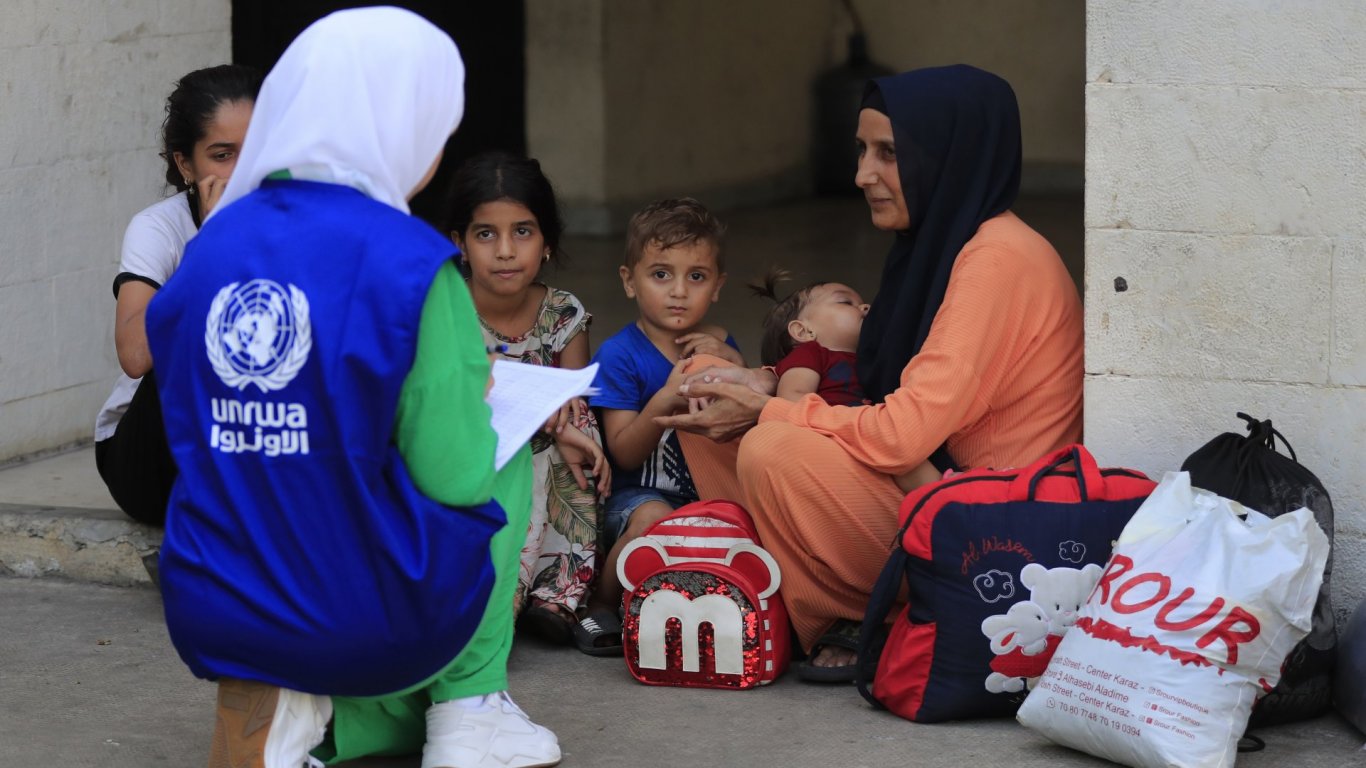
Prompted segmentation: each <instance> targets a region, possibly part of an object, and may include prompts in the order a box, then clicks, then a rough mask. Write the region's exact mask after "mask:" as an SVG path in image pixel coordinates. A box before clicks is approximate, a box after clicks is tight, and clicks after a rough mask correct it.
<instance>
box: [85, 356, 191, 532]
mask: <svg viewBox="0 0 1366 768" xmlns="http://www.w3.org/2000/svg"><path fill="white" fill-rule="evenodd" d="M95 467H96V469H98V470H99V472H100V477H101V478H102V479H103V480H104V484H105V485H106V486H108V487H109V495H111V496H113V497H114V502H115V503H116V504H118V505H119V509H122V510H123V511H124V513H125V514H127V515H128V516H129V517H131V518H133V519H134V520H137V521H138V522H140V523H147V524H148V525H156V526H162V525H165V524H166V504H167V501H168V500H169V499H170V497H171V484H172V483H174V482H175V478H176V467H175V462H174V461H172V460H171V448H170V446H169V445H167V443H166V427H165V424H164V423H163V422H162V420H161V400H160V398H159V397H158V396H157V387H156V380H155V378H154V377H153V374H152V372H151V371H148V372H147V375H146V376H143V377H142V381H141V382H139V383H138V388H137V392H135V393H134V394H133V400H132V402H130V403H129V404H128V410H127V411H126V412H125V413H124V414H123V418H121V419H119V425H118V427H117V428H116V429H115V430H114V436H113V437H110V438H108V439H106V440H101V441H99V442H98V443H95Z"/></svg>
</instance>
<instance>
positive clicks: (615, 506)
mask: <svg viewBox="0 0 1366 768" xmlns="http://www.w3.org/2000/svg"><path fill="white" fill-rule="evenodd" d="M649 501H662V502H664V503H665V504H668V505H669V506H670V507H672V508H674V509H678V508H679V507H681V506H683V505H684V504H691V503H692V502H694V501H697V499H690V498H688V497H687V496H681V495H679V494H677V493H669V492H668V491H660V490H656V489H654V488H621V489H618V490H615V491H613V492H612V495H611V496H608V497H607V505H606V506H605V507H604V508H603V512H604V513H605V514H604V518H605V520H604V522H603V529H604V530H605V531H606V533H607V536H608V546H611V545H612V543H613V542H615V541H616V540H617V539H619V538H621V534H622V533H623V532H625V530H626V525H627V523H629V522H630V521H631V514H632V513H634V512H635V511H636V510H637V509H639V508H640V505H641V504H644V503H646V502H649Z"/></svg>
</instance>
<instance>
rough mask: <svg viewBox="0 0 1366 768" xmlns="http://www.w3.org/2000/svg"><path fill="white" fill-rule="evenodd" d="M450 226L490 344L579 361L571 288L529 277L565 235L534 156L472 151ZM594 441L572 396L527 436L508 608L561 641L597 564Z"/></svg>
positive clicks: (541, 359)
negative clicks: (526, 490) (517, 555)
mask: <svg viewBox="0 0 1366 768" xmlns="http://www.w3.org/2000/svg"><path fill="white" fill-rule="evenodd" d="M450 223H451V237H452V239H454V240H455V243H456V244H457V245H458V246H459V247H460V251H461V256H460V259H461V267H462V269H463V270H464V271H465V273H466V274H467V275H468V280H469V286H470V293H471V295H472V296H473V297H474V306H475V309H476V310H477V311H478V313H479V322H480V325H481V326H482V328H483V331H484V340H485V342H486V343H487V344H488V345H489V348H490V350H494V351H495V352H496V353H498V354H501V355H502V356H503V357H506V358H508V359H510V360H516V361H519V362H523V363H529V364H532V365H549V366H554V367H556V368H582V367H584V366H586V365H587V364H588V359H589V349H588V324H589V322H590V321H591V320H592V316H591V315H589V314H588V312H587V311H586V310H585V309H584V307H583V305H582V304H581V303H579V300H578V299H577V298H575V297H574V295H573V294H571V293H569V292H568V291H562V290H559V289H556V288H552V287H550V286H548V285H545V284H544V283H540V282H537V277H538V276H539V275H540V271H541V267H542V266H544V265H545V264H547V263H549V262H550V261H551V260H552V259H555V258H556V257H557V256H558V255H559V254H558V249H559V241H560V234H561V231H562V225H561V222H560V216H559V211H558V208H557V206H556V203H555V194H554V191H553V190H552V188H551V186H550V182H549V180H548V179H546V177H545V175H544V174H543V173H542V172H541V167H540V164H539V163H537V162H536V161H535V160H530V159H527V158H522V157H517V156H514V155H509V154H505V153H486V154H482V155H479V156H477V157H474V158H472V159H471V160H469V161H468V162H466V163H465V165H464V166H463V167H461V169H460V171H459V172H458V173H457V175H456V179H455V183H454V192H453V195H452V205H451V218H450ZM601 442H602V441H601V437H600V434H599V431H598V428H597V424H596V423H595V422H594V420H593V417H592V415H591V413H590V412H589V410H588V407H587V404H586V403H584V401H583V400H582V399H575V400H573V401H571V402H570V403H569V404H568V405H566V406H565V407H564V408H562V409H561V410H560V412H559V413H558V414H557V415H555V416H552V417H551V419H550V421H549V422H547V424H546V427H545V429H544V430H543V431H541V432H539V433H537V435H536V436H535V437H534V438H533V439H532V443H531V448H532V454H533V467H534V480H533V487H532V501H531V524H530V527H529V529H528V531H527V538H526V545H525V546H524V547H523V548H522V560H521V573H520V578H519V583H518V589H517V596H516V602H515V604H514V605H515V609H516V610H517V611H518V612H519V614H520V619H519V624H520V625H521V626H522V628H523V629H525V630H526V631H528V632H531V633H532V634H535V635H538V636H540V637H542V638H544V639H546V640H549V641H551V642H554V643H557V644H568V643H570V642H571V641H572V628H573V625H574V623H575V622H576V621H577V618H576V615H575V614H576V612H577V611H578V609H579V606H580V605H582V604H583V603H584V601H585V600H586V598H587V592H588V588H589V585H590V584H591V583H592V581H593V577H594V575H595V573H596V569H597V564H598V518H599V510H600V506H599V496H600V494H606V493H607V492H608V489H609V488H610V487H611V476H610V469H609V468H608V464H607V461H606V458H605V456H604V454H603V451H602V447H601Z"/></svg>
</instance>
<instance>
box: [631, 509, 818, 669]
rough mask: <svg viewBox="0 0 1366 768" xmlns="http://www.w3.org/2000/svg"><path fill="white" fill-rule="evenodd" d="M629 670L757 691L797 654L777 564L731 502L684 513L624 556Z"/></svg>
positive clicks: (651, 529)
mask: <svg viewBox="0 0 1366 768" xmlns="http://www.w3.org/2000/svg"><path fill="white" fill-rule="evenodd" d="M617 575H618V576H620V577H621V583H622V584H623V585H624V586H625V600H624V603H625V606H626V615H625V620H624V621H623V622H622V641H623V644H624V646H625V655H626V666H627V668H628V669H630V671H631V674H632V675H633V676H634V677H635V678H636V679H637V680H639V681H640V682H642V683H646V684H647V685H673V686H682V687H689V688H753V687H755V686H759V685H766V684H768V683H771V682H773V680H774V679H776V678H777V677H778V675H780V674H782V672H783V670H784V669H786V668H787V663H788V658H789V656H790V649H791V645H790V644H791V636H790V632H789V629H788V620H787V610H786V609H785V608H784V607H783V601H782V598H781V597H780V596H779V595H778V587H779V585H780V584H781V582H782V576H781V574H780V573H779V570H778V563H777V561H775V560H774V559H773V556H772V555H770V554H769V553H768V552H767V551H766V550H764V549H763V547H761V546H760V545H759V537H758V534H757V533H756V531H755V528H754V523H753V521H752V520H750V517H749V514H748V513H747V512H745V510H744V509H742V508H741V507H740V506H739V505H737V504H734V503H732V502H729V501H720V500H713V501H698V502H694V503H692V504H688V505H686V506H684V507H680V508H679V509H677V510H676V511H674V513H673V514H671V515H669V516H668V517H665V518H663V519H661V520H659V521H658V522H656V523H655V524H654V525H652V526H650V527H649V528H648V529H646V531H645V533H644V535H642V536H640V537H639V538H637V539H636V540H634V541H632V542H631V543H630V544H628V545H627V546H626V547H625V549H623V550H622V553H621V558H620V559H619V560H618V562H617Z"/></svg>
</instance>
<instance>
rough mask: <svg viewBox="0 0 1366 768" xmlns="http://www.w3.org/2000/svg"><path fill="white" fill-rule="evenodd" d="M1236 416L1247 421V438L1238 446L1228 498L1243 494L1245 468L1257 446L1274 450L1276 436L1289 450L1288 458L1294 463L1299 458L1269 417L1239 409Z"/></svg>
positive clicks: (1250, 462) (1239, 496) (1245, 477)
mask: <svg viewBox="0 0 1366 768" xmlns="http://www.w3.org/2000/svg"><path fill="white" fill-rule="evenodd" d="M1237 416H1238V418H1240V419H1242V420H1243V421H1246V422H1247V438H1246V439H1245V440H1243V443H1242V445H1239V446H1238V462H1237V465H1236V466H1235V467H1234V473H1233V488H1232V489H1231V490H1230V494H1231V495H1230V498H1234V499H1238V498H1241V497H1242V495H1243V490H1244V488H1245V487H1246V485H1247V476H1248V474H1247V470H1248V466H1249V465H1251V464H1252V458H1253V456H1254V454H1256V452H1257V449H1258V448H1265V449H1267V450H1270V451H1271V452H1272V453H1275V452H1276V438H1278V437H1279V438H1280V439H1281V444H1282V445H1284V446H1285V449H1286V450H1287V451H1289V452H1290V460H1291V461H1293V462H1295V463H1296V464H1299V463H1300V460H1299V459H1298V458H1296V457H1295V449H1294V448H1291V447H1290V441H1289V440H1286V439H1285V435H1282V434H1281V433H1280V432H1279V431H1278V430H1277V429H1276V428H1275V427H1273V426H1271V419H1264V420H1260V419H1254V418H1252V417H1251V416H1249V415H1247V414H1246V413H1243V412H1241V411H1239V412H1238V414H1237Z"/></svg>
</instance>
